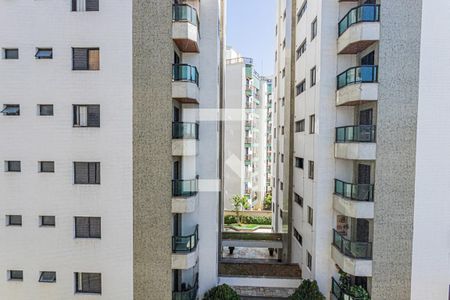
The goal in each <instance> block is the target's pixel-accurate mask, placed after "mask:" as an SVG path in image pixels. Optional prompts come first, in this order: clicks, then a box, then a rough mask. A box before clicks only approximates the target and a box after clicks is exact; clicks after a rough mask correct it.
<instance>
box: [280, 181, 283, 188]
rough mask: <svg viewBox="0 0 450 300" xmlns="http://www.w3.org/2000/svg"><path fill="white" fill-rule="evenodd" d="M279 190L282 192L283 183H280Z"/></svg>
mask: <svg viewBox="0 0 450 300" xmlns="http://www.w3.org/2000/svg"><path fill="white" fill-rule="evenodd" d="M280 190H283V183H282V182H280Z"/></svg>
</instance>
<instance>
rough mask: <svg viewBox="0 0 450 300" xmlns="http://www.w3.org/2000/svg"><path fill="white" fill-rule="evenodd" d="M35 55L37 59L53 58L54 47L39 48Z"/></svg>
mask: <svg viewBox="0 0 450 300" xmlns="http://www.w3.org/2000/svg"><path fill="white" fill-rule="evenodd" d="M35 57H36V58H37V59H52V58H53V49H51V48H38V49H37V51H36V55H35Z"/></svg>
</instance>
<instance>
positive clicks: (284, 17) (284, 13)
mask: <svg viewBox="0 0 450 300" xmlns="http://www.w3.org/2000/svg"><path fill="white" fill-rule="evenodd" d="M285 19H286V10H284V12H283V20H285Z"/></svg>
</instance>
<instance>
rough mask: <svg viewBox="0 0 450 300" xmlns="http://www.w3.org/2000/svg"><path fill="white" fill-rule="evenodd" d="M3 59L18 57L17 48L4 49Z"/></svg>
mask: <svg viewBox="0 0 450 300" xmlns="http://www.w3.org/2000/svg"><path fill="white" fill-rule="evenodd" d="M4 51H5V59H19V49H5V50H4Z"/></svg>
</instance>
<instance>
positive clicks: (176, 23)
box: [172, 4, 200, 52]
mask: <svg viewBox="0 0 450 300" xmlns="http://www.w3.org/2000/svg"><path fill="white" fill-rule="evenodd" d="M172 20H173V23H172V39H173V40H174V42H175V44H176V45H177V47H178V48H179V49H180V50H181V51H183V52H199V45H198V40H199V33H198V32H199V31H198V26H199V24H200V23H199V20H198V14H197V10H196V9H195V8H194V7H192V6H190V5H187V4H175V5H173V7H172Z"/></svg>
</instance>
